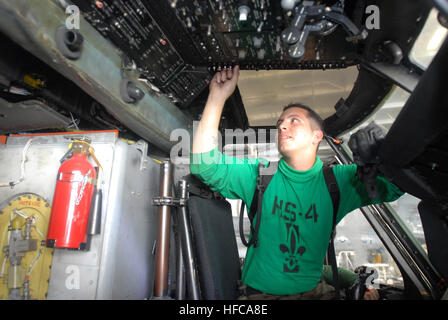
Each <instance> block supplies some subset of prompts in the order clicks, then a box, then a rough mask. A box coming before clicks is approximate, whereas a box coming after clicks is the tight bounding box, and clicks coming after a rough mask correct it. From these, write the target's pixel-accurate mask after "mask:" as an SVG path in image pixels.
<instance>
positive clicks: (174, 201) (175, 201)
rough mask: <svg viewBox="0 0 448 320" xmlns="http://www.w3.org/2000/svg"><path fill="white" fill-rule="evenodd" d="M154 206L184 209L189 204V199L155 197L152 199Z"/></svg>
mask: <svg viewBox="0 0 448 320" xmlns="http://www.w3.org/2000/svg"><path fill="white" fill-rule="evenodd" d="M152 204H153V205H154V206H172V207H184V206H185V205H186V204H187V199H185V198H173V197H154V198H153V199H152Z"/></svg>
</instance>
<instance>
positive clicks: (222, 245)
mask: <svg viewBox="0 0 448 320" xmlns="http://www.w3.org/2000/svg"><path fill="white" fill-rule="evenodd" d="M188 210H189V213H190V219H191V226H192V233H193V241H194V247H195V250H196V256H197V264H198V273H199V282H200V287H201V295H202V298H203V299H205V300H232V299H236V298H238V290H237V281H238V280H239V279H240V277H241V269H240V262H239V256H238V246H237V243H236V238H235V231H234V228H233V220H232V210H231V207H230V204H229V203H228V202H227V201H225V200H212V199H203V198H200V197H196V196H190V198H189V200H188Z"/></svg>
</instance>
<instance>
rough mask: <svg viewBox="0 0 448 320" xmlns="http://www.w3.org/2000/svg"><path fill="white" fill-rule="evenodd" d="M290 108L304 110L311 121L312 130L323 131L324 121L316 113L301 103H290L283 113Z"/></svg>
mask: <svg viewBox="0 0 448 320" xmlns="http://www.w3.org/2000/svg"><path fill="white" fill-rule="evenodd" d="M290 108H301V109H304V110H306V111H307V112H308V118H309V119H311V127H312V129H313V130H322V131H324V120H323V119H322V117H321V116H320V115H319V114H318V113H317V112H316V111H314V110H313V109H311V108H310V107H308V106H307V105H305V104H302V103H291V104H288V105H287V106H286V107H284V108H283V112H284V111H285V110H288V109H290Z"/></svg>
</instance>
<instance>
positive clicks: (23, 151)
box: [0, 137, 33, 188]
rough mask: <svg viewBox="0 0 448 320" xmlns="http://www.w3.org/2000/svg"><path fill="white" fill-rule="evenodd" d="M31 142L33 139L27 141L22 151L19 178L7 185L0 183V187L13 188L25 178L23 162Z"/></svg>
mask: <svg viewBox="0 0 448 320" xmlns="http://www.w3.org/2000/svg"><path fill="white" fill-rule="evenodd" d="M32 141H33V137H31V138H30V140H28V142H27V143H26V144H25V147H24V148H23V150H22V160H21V163H20V178H19V179H18V180H16V181H11V182H9V183H0V187H11V188H12V187H14V186H15V185H17V184H19V183H20V182H22V181H23V180H24V178H25V162H26V154H27V153H28V149H29V148H30V145H31V142H32Z"/></svg>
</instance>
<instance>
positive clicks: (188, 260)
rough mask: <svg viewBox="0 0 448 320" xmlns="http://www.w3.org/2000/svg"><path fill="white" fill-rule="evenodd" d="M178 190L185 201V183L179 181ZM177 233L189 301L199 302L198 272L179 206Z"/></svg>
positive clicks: (183, 210) (185, 218)
mask: <svg viewBox="0 0 448 320" xmlns="http://www.w3.org/2000/svg"><path fill="white" fill-rule="evenodd" d="M179 189H180V197H181V198H183V199H187V197H188V192H187V181H185V180H180V182H179ZM179 233H180V237H181V242H182V251H183V256H184V264H185V270H186V277H187V284H188V287H189V289H190V291H189V292H190V295H191V299H192V300H199V299H200V298H201V297H200V293H199V278H198V272H197V270H196V261H195V256H194V253H193V244H192V239H191V232H190V224H189V220H188V215H187V208H186V206H181V207H180V210H179Z"/></svg>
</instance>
